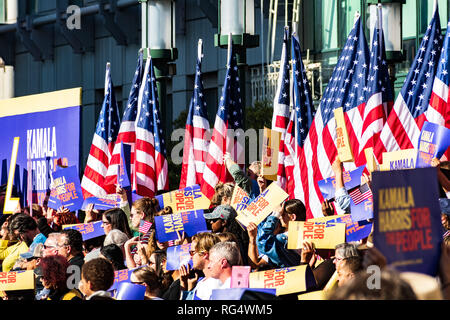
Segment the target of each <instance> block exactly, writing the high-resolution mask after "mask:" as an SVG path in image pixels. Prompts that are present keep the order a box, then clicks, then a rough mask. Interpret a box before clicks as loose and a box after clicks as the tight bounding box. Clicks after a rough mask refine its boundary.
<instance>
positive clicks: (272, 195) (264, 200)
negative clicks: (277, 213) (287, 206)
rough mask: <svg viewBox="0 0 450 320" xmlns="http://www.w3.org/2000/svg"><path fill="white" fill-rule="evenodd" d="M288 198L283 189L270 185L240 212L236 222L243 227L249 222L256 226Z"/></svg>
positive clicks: (273, 184) (274, 184)
mask: <svg viewBox="0 0 450 320" xmlns="http://www.w3.org/2000/svg"><path fill="white" fill-rule="evenodd" d="M288 197H289V195H288V194H287V193H286V192H285V191H284V190H283V189H281V188H280V187H279V186H278V185H277V184H276V183H272V184H271V185H270V186H268V187H267V189H266V190H264V192H263V193H261V194H260V195H259V196H258V197H256V199H255V200H253V201H252V202H251V203H250V204H249V205H248V206H247V208H245V209H244V210H243V211H241V213H240V214H239V216H238V217H237V218H236V220H237V221H238V222H239V223H240V224H241V225H242V226H244V227H247V226H248V225H249V224H250V222H253V223H254V224H256V225H258V224H260V223H261V222H262V221H263V220H264V219H266V218H267V216H268V215H269V214H271V213H272V211H273V209H275V208H276V207H277V206H278V205H279V204H280V203H282V202H283V201H284V200H286V199H287V198H288Z"/></svg>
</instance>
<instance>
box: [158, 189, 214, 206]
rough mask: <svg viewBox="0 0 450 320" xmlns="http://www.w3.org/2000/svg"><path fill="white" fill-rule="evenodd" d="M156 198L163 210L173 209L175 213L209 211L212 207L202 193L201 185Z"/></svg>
mask: <svg viewBox="0 0 450 320" xmlns="http://www.w3.org/2000/svg"><path fill="white" fill-rule="evenodd" d="M155 198H156V199H158V202H159V206H160V207H161V209H163V208H165V207H172V210H173V213H181V212H187V211H195V210H202V209H208V208H209V207H210V206H211V201H210V200H209V199H208V198H207V197H206V196H205V195H204V194H203V193H202V192H201V191H200V186H199V185H195V186H192V187H187V188H184V189H180V190H176V191H171V192H167V193H164V194H162V195H159V196H156V197H155Z"/></svg>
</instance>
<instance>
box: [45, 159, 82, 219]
mask: <svg viewBox="0 0 450 320" xmlns="http://www.w3.org/2000/svg"><path fill="white" fill-rule="evenodd" d="M52 177H53V183H52V189H54V190H55V191H56V197H55V193H53V195H52V194H51V195H50V197H51V198H52V201H51V202H50V201H49V204H50V203H52V204H53V203H54V202H55V203H57V204H60V206H64V207H65V208H67V209H69V210H70V211H76V210H79V209H81V207H82V206H83V202H84V198H83V192H82V191H81V184H80V178H79V177H78V170H77V167H75V166H72V167H68V168H65V169H60V170H58V171H55V172H52ZM55 198H57V199H58V200H59V203H58V201H57V200H56V199H55ZM49 207H50V208H52V209H56V210H58V209H59V207H57V208H54V207H51V206H50V205H49Z"/></svg>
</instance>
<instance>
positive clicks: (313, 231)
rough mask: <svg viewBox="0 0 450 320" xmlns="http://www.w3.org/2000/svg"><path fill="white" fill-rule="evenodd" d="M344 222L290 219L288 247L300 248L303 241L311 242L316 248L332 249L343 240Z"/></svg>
mask: <svg viewBox="0 0 450 320" xmlns="http://www.w3.org/2000/svg"><path fill="white" fill-rule="evenodd" d="M345 228H346V224H345V223H336V222H331V221H330V222H314V221H307V222H305V221H290V222H289V231H288V249H301V248H302V247H303V242H304V241H308V242H310V243H313V244H314V245H315V247H316V248H317V249H334V248H335V247H336V246H337V245H338V244H341V243H344V242H345Z"/></svg>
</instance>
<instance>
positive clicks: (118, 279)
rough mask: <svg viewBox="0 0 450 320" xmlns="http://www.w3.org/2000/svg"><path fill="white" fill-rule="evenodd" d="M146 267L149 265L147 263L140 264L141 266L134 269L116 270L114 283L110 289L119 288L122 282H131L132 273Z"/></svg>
mask: <svg viewBox="0 0 450 320" xmlns="http://www.w3.org/2000/svg"><path fill="white" fill-rule="evenodd" d="M144 267H147V265H144V266H140V267H137V268H133V269H123V270H117V271H115V272H114V283H113V285H112V286H111V288H109V290H108V291H113V290H117V288H118V287H119V284H121V283H123V282H127V283H131V274H132V273H133V271H134V270H137V269H140V268H144Z"/></svg>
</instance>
